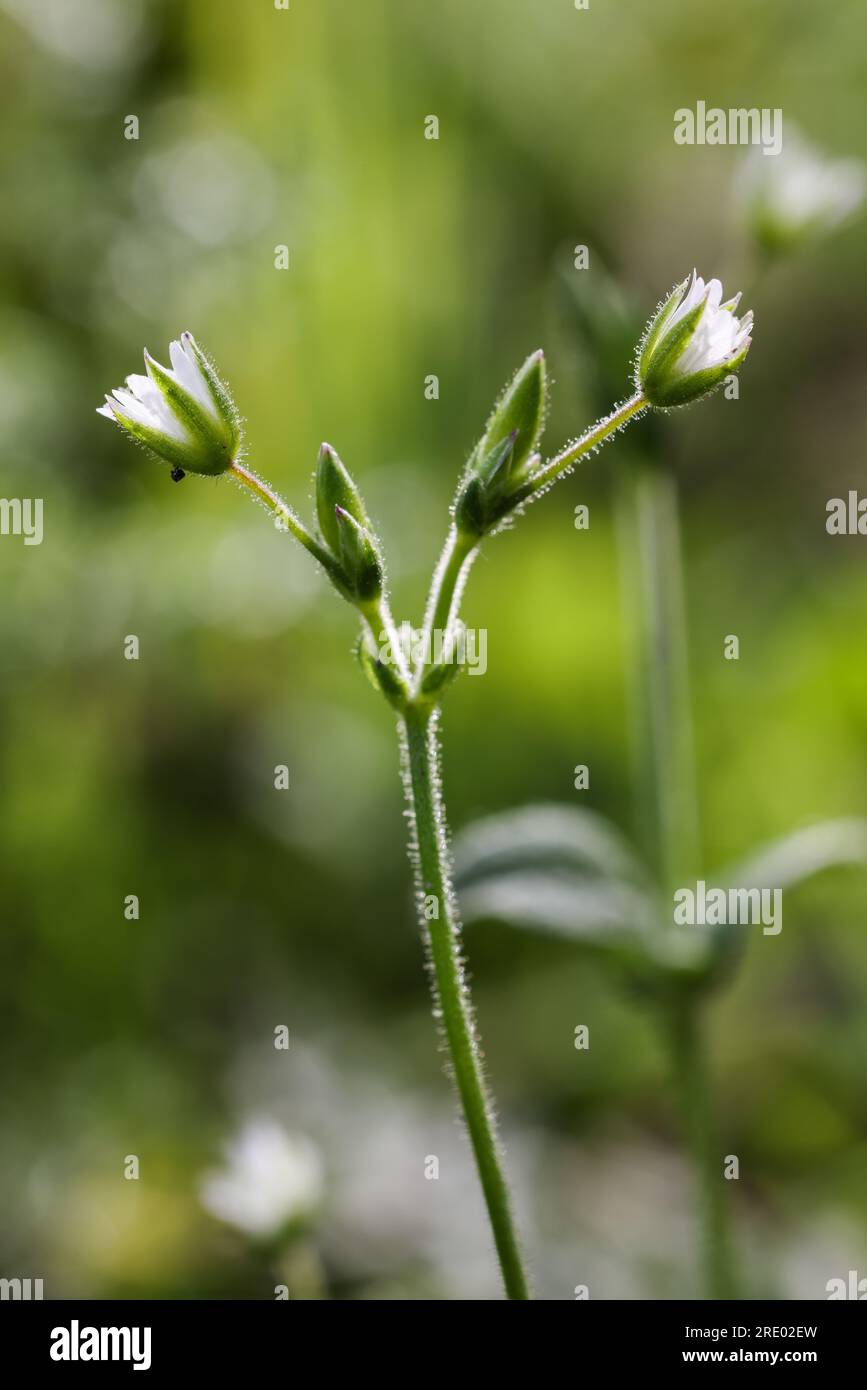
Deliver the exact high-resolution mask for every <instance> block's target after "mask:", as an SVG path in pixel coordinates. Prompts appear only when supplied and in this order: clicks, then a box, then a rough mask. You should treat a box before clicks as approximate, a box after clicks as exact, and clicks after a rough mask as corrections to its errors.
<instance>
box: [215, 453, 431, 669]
mask: <svg viewBox="0 0 867 1390" xmlns="http://www.w3.org/2000/svg"><path fill="white" fill-rule="evenodd" d="M228 471H229V473H230V475H231V476H232V477H233V478H234V479H235V481H236V482H237V483H240V485H241V487H243V488H246V490H247V492H249V493H250V494H251V496H252V497H255V499H256V500H257V502H262V503H263V504H264V506H266V507H267V508H268V510H269V511H270V512H272V513H273V515H274V516H275V518H276V520H277V522H278V523H280V524H281V525H282V526H283V528H284V529H285V530H287V531H289V532H290V533H291V534H292V535H293V536H294V537H295V539H296V540H297V541H300V542H301V544H302V545H303V546H304V549H305V550H309V552H310V554H311V555H312V556H313V558H314V559H315V560H318V561H319V563H320V565H321V566H322V568H323V569H324V570H325V571H326V572H327V573H328V574H329V575H330V576H331V577H332V579H334V580H335V582H337V584H338V587H339V588H340V587H341V585H340V579H341V575H340V567H339V566H338V565H337V564H336V563H335V561H334V558H333V556H331V555H329V553H328V551H327V550H326V549H325V547H324V546H323V545H320V543H319V541H318V540H317V539H316V537H315V536H314V535H312V534H311V532H310V531H308V530H307V527H306V526H305V525H304V522H303V521H302V520H301V518H300V517H299V516H298V514H297V512H295V511H293V510H292V508H291V507H290V506H289V503H288V502H285V501H284V500H283V498H282V497H281V496H280V494H279V492H277V490H276V488H273V487H272V486H271V484H270V483H266V481H265V479H264V478H260V477H259V475H258V473H254V472H253V470H252V469H251V468H245V467H244V465H243V464H241V463H233V464H232V465H231V467H230V468H229V470H228ZM343 592H345V590H344V591H343ZM359 611H360V615H361V619H362V622H363V623H364V625H365V627H366V629H367V631H368V632H369V633H370V637H371V641H372V642H373V646H374V648H378V647H379V644H380V640H381V637H380V635H381V634H384V635H385V639H386V641H387V643H388V645H389V647H390V649H391V652H392V655H393V659H394V662H395V665H396V666H397V670H398V673H399V675H400V677H401V680H402V681H403V683H404V685H405V686H407V687H408V682H409V672H408V671H407V669H406V662H405V661H404V657H403V648H402V647H401V644H400V641H399V640H398V634H397V630H396V628H395V625H394V619H393V618H392V616H391V609H390V607H389V604H388V599H387V598H386V596H385V594H382V595H381V596H380V597H379V598H378V599H376V600H375V601H374V602H372V603H370V604H368V605H366V606H364V607H361V608H360V610H359Z"/></svg>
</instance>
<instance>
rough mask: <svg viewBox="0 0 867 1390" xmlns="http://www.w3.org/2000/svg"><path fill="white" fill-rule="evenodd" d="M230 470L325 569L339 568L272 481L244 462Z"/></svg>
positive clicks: (233, 465)
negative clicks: (266, 479) (266, 480)
mask: <svg viewBox="0 0 867 1390" xmlns="http://www.w3.org/2000/svg"><path fill="white" fill-rule="evenodd" d="M228 471H229V475H230V476H231V477H232V478H234V479H235V482H236V483H240V485H241V487H243V488H246V490H247V492H249V493H250V494H251V495H252V496H253V497H255V498H256V500H257V501H258V502H262V503H263V504H264V505H265V506H266V507H267V508H268V510H269V512H272V513H273V515H274V517H275V518H276V520H277V521H278V522H279V523H281V524H282V526H283V527H284V528H285V529H286V530H287V531H290V532H291V533H292V535H293V536H294V537H295V539H296V540H297V541H300V542H301V544H302V545H303V546H304V549H305V550H309V552H310V554H311V555H312V556H313V557H314V559H316V560H318V561H319V563H320V565H322V567H323V569H325V570H327V571H328V572H329V573H331V572H332V571H333V570H335V569H336V568H337V567H336V566H335V563H334V560H333V558H332V557H331V556H330V555H329V553H328V551H327V550H326V549H325V547H324V546H322V545H320V544H319V542H318V541H317V539H316V537H315V536H313V535H311V533H310V532H309V531H308V530H307V527H306V526H305V525H304V522H303V521H302V520H301V518H300V516H298V514H297V512H294V511H293V510H292V508H291V507H290V506H289V503H288V502H284V500H283V498H282V497H281V496H280V494H279V492H277V491H276V489H275V488H273V487H272V486H271V484H270V483H266V482H265V479H264V478H260V477H259V475H258V474H257V473H254V472H253V470H252V469H251V468H245V467H244V465H243V464H242V463H233V464H232V465H231V466H230V468H229V470H228Z"/></svg>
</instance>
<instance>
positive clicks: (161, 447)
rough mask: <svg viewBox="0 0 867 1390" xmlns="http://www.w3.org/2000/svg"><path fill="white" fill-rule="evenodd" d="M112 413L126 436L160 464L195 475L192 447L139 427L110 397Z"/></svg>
mask: <svg viewBox="0 0 867 1390" xmlns="http://www.w3.org/2000/svg"><path fill="white" fill-rule="evenodd" d="M111 405H112V411H113V413H114V418H115V420H116V421H117V423H118V424H119V425H120V426H121V427H122V429H125V430H126V432H127V434H128V435H129V436H130V437H131V438H132V439H134V440H135V441H136V443H138V444H142V445H144V447H145V448H146V449H147V450H148V451H149V452H150V453H152V454H153V455H154V456H155V457H156V458H157V459H158V460H159V461H160V462H162V463H170V464H172V466H173V467H175V468H182V469H183V470H184V472H185V473H186V472H190V473H195V472H197V471H198V469H197V468H196V464H195V460H196V449H195V446H194V445H191V444H182V443H181V441H180V440H178V439H172V437H171V435H168V434H163V432H162V430H152V429H148V427H147V425H140V424H139V423H138V421H137V420H131V419H130V417H129V416H128V415H125V414H124V413H123V406H122V405H121V404H120V402H118V401H115V400H114V398H113V397H112V401H111Z"/></svg>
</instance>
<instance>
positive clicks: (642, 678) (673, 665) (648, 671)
mask: <svg viewBox="0 0 867 1390" xmlns="http://www.w3.org/2000/svg"><path fill="white" fill-rule="evenodd" d="M622 478H623V487H622V488H621V494H620V502H621V507H620V521H621V528H622V529H621V555H622V570H623V578H624V589H625V592H626V596H627V609H628V611H629V617H630V626H631V629H632V631H631V634H630V640H629V647H630V657H631V660H630V666H631V668H632V677H631V680H630V685H631V692H630V693H631V700H632V704H633V710H634V721H635V726H636V728H635V736H634V742H635V753H636V762H637V766H638V769H639V775H638V790H639V797H638V800H639V807H640V814H641V817H642V819H643V821H644V833H643V835H642V839H643V841H644V844H645V848H646V850H647V851H648V854H649V857H650V860H651V862H652V863H653V864H655V865H656V866H657V868H658V878H659V884H660V888H661V890H662V892H663V893H664V894H665V895H666V896H670V894H671V893H673V891H674V890H675V888H678V887H681V886H683V884H684V883H685V882H686V880H687V878H688V877H689V876H690V875H694V874H695V873H696V872H697V869H698V864H699V830H698V806H697V797H696V791H695V766H694V761H693V740H692V718H691V702H690V695H689V663H688V651H687V631H686V605H685V599H684V586H683V562H682V547H681V537H680V517H679V508H678V498H677V484H676V482H675V479H674V477H673V476H672V474H671V473H670V472H669V471H668V469H666V468H664V467H660V466H657V465H656V464H653V463H651V464H645V463H640V462H637V461H630V463H629V464H628V465H627V467H626V469H625V470H624V473H623V474H622Z"/></svg>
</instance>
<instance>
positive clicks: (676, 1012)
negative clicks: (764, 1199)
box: [666, 996, 738, 1299]
mask: <svg viewBox="0 0 867 1390" xmlns="http://www.w3.org/2000/svg"><path fill="white" fill-rule="evenodd" d="M666 1024H667V1029H668V1034H669V1042H670V1047H671V1057H672V1069H673V1073H674V1077H675V1080H676V1083H677V1089H678V1093H679V1099H680V1107H681V1113H682V1117H683V1124H684V1128H685V1130H686V1135H687V1140H688V1143H689V1147H690V1152H691V1155H692V1161H693V1165H694V1170H695V1177H696V1184H697V1187H698V1194H697V1197H698V1205H699V1210H700V1213H701V1230H702V1266H703V1270H704V1284H705V1289H704V1292H705V1297H706V1298H724V1299H730V1298H737V1296H738V1294H737V1279H736V1275H735V1268H734V1257H733V1253H732V1247H731V1237H730V1232H729V1220H728V1200H727V1198H728V1194H727V1192H726V1182H727V1179H726V1178H725V1177H724V1175H723V1170H722V1154H721V1153H720V1151H719V1142H718V1139H717V1135H716V1125H715V1119H714V1114H713V1101H712V1095H713V1090H712V1085H711V1078H710V1073H709V1067H708V1060H707V1050H706V1044H705V1039H704V1034H703V1029H702V1026H701V1019H700V1003H699V1001H698V1000H697V999H695V998H694V997H689V996H683V997H680V998H678V999H676V1000H675V1001H674V1003H673V1004H672V1005H671V1008H670V1010H669V1012H668V1014H667V1016H666Z"/></svg>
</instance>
